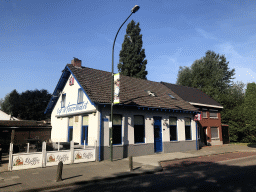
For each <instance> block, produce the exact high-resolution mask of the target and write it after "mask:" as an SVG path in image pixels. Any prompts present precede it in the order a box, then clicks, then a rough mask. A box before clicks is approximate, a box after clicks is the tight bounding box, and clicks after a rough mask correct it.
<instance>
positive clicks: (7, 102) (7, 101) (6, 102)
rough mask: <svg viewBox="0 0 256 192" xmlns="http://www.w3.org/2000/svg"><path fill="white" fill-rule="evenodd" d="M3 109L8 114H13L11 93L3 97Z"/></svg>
mask: <svg viewBox="0 0 256 192" xmlns="http://www.w3.org/2000/svg"><path fill="white" fill-rule="evenodd" d="M1 110H2V111H4V112H5V113H7V114H11V105H10V93H8V94H7V95H5V97H4V99H1Z"/></svg>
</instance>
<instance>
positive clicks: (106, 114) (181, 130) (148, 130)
mask: <svg viewBox="0 0 256 192" xmlns="http://www.w3.org/2000/svg"><path fill="white" fill-rule="evenodd" d="M114 114H120V115H122V144H123V145H124V144H134V128H133V127H134V121H133V118H134V115H143V116H144V119H145V143H154V129H153V127H154V126H153V123H154V120H153V117H154V116H160V117H162V123H161V124H162V141H163V142H168V141H170V130H169V117H170V116H173V117H177V129H178V134H177V137H178V138H177V139H178V141H185V120H184V118H185V117H189V118H190V119H191V135H192V140H195V139H196V123H195V121H194V120H193V115H192V114H190V113H184V114H182V113H167V112H155V111H143V110H140V111H127V110H118V111H114ZM102 119H107V120H108V121H102V131H104V144H102V145H104V146H109V119H110V111H109V110H108V109H106V108H103V110H102ZM125 129H127V130H128V132H127V131H126V133H128V137H127V139H124V138H126V137H125V136H124V133H125ZM136 145H137V144H136ZM138 145H140V144H138Z"/></svg>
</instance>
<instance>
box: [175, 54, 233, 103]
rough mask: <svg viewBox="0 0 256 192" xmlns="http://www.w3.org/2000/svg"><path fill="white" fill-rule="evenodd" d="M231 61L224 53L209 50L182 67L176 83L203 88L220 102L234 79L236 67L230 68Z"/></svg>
mask: <svg viewBox="0 0 256 192" xmlns="http://www.w3.org/2000/svg"><path fill="white" fill-rule="evenodd" d="M228 64H229V62H227V61H226V58H225V56H224V55H219V54H216V53H215V52H213V51H207V52H206V54H205V56H204V57H202V58H201V59H198V60H196V61H195V62H194V63H193V64H192V65H191V67H180V69H179V72H178V78H177V82H176V84H178V85H184V86H188V87H194V88H198V89H200V90H202V91H203V92H204V93H206V94H207V95H209V96H211V97H212V98H213V99H215V100H216V101H218V102H221V98H220V97H221V94H225V93H226V90H227V88H228V87H230V86H231V82H232V81H231V80H232V79H234V78H233V76H234V75H235V69H232V70H229V68H228Z"/></svg>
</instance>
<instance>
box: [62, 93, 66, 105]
mask: <svg viewBox="0 0 256 192" xmlns="http://www.w3.org/2000/svg"><path fill="white" fill-rule="evenodd" d="M65 103H66V94H62V96H61V108H63V107H65Z"/></svg>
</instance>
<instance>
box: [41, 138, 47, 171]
mask: <svg viewBox="0 0 256 192" xmlns="http://www.w3.org/2000/svg"><path fill="white" fill-rule="evenodd" d="M46 157H47V156H46V142H45V141H44V142H43V144H42V167H46Z"/></svg>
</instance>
